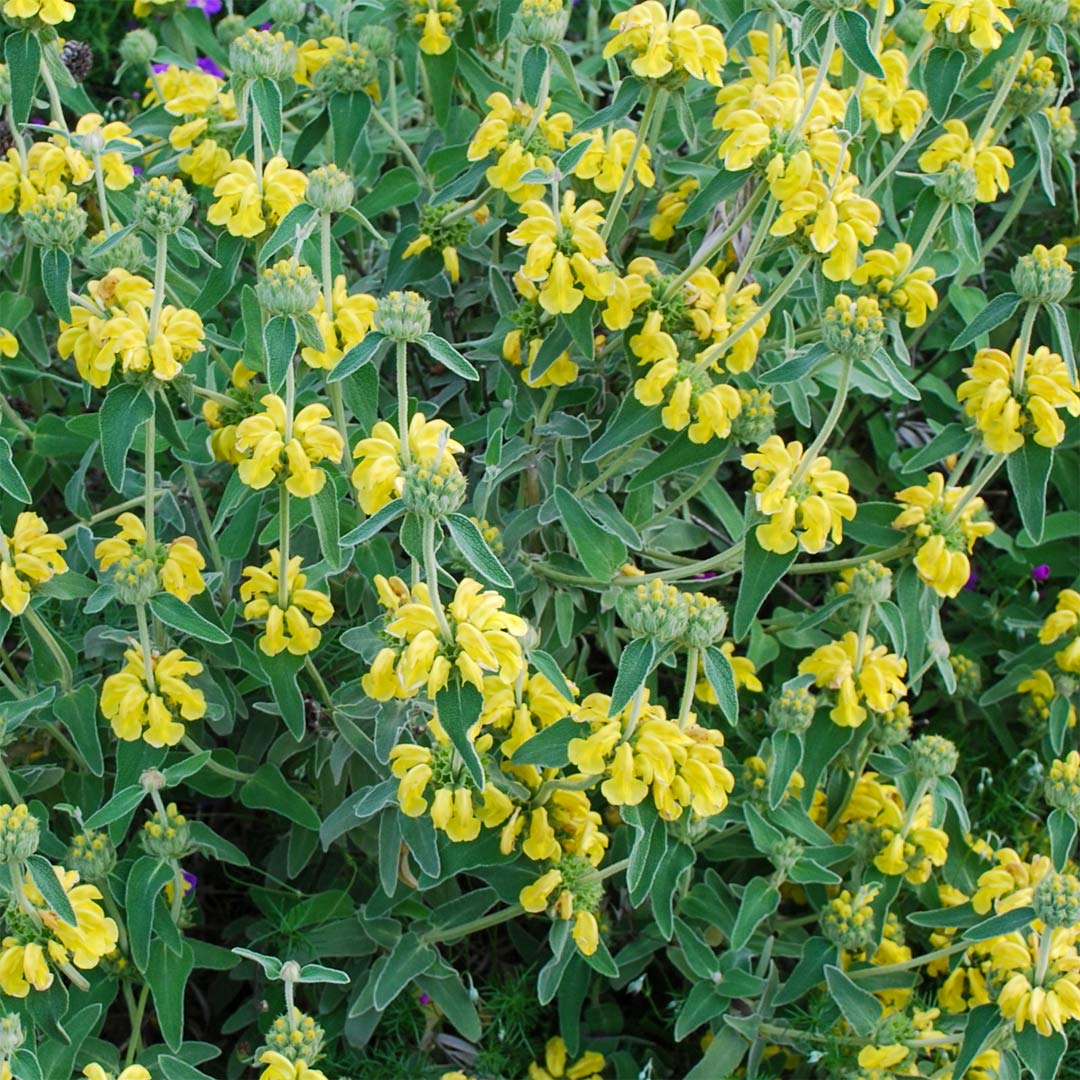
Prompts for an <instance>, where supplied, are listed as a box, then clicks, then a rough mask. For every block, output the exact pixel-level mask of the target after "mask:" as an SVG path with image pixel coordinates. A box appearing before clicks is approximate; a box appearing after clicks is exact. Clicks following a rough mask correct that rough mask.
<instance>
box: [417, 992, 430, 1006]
mask: <svg viewBox="0 0 1080 1080" xmlns="http://www.w3.org/2000/svg"><path fill="white" fill-rule="evenodd" d="M420 1004H421V1005H430V1004H431V998H429V997H428V996H427V994H421V995H420Z"/></svg>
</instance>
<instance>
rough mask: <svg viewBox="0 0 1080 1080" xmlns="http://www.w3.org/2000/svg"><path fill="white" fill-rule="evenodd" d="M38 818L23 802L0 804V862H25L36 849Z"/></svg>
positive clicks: (38, 831) (38, 832) (39, 834)
mask: <svg viewBox="0 0 1080 1080" xmlns="http://www.w3.org/2000/svg"><path fill="white" fill-rule="evenodd" d="M40 839H41V833H40V830H39V829H38V819H37V818H36V817H34V816H33V815H32V814H31V813H30V811H29V810H28V809H27V807H26V804H25V803H19V804H18V805H17V806H10V805H9V804H8V803H4V804H3V805H2V806H0V863H20V862H25V861H26V860H27V859H29V858H30V856H31V855H33V854H34V852H35V851H37V849H38V841H39V840H40Z"/></svg>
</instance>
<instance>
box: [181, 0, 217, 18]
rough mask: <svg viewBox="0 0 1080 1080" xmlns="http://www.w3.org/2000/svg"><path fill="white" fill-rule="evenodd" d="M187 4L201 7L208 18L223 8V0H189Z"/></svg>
mask: <svg viewBox="0 0 1080 1080" xmlns="http://www.w3.org/2000/svg"><path fill="white" fill-rule="evenodd" d="M187 6H188V7H193V8H199V10H200V11H202V13H203V14H204V15H205V16H206V17H207V18H210V16H211V15H216V14H217V13H218V12H219V11H220V10H221V0H187Z"/></svg>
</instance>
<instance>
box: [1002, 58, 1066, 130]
mask: <svg viewBox="0 0 1080 1080" xmlns="http://www.w3.org/2000/svg"><path fill="white" fill-rule="evenodd" d="M1011 64H1012V62H1011V60H1010V61H1004V60H1003V61H1002V62H1001V63H999V64H998V65H997V67H996V68H994V72H993V75H992V77H991V82H992V84H993V87H994V90H995V91H996V90H998V89H1000V87H1001V85H1002V83H1003V82H1004V81H1005V79H1006V78H1008V77H1009V68H1010V67H1011ZM1057 90H1058V85H1057V79H1056V78H1055V77H1054V64H1053V61H1052V60H1051V59H1050V57H1049V56H1039V57H1036V56H1035V54H1034V53H1033V52H1032V51H1031V50H1030V49H1028V50H1027V52H1026V53H1024V58H1023V60H1021V62H1020V67H1019V69H1018V70H1017V72H1016V77H1015V78H1014V79H1013V81H1012V82H1011V83H1010V84H1009V89H1008V91H1007V92H1006V97H1005V106H1006V108H1007V109H1009V111H1010V112H1014V113H1016V114H1017V115H1018V116H1030V115H1031V114H1032V113H1033V112H1038V110H1039V109H1041V108H1043V107H1044V106H1046V105H1049V104H1050V103H1051V102H1052V101H1053V100H1054V98H1056V97H1057Z"/></svg>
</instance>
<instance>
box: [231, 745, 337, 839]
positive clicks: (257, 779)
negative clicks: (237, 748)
mask: <svg viewBox="0 0 1080 1080" xmlns="http://www.w3.org/2000/svg"><path fill="white" fill-rule="evenodd" d="M240 801H241V802H242V803H243V804H244V805H245V806H247V807H250V808H251V809H252V810H272V811H273V812H274V813H275V814H280V815H281V816H282V817H284V818H288V819H289V820H290V821H295V822H296V824H297V825H299V826H301V827H302V828H304V829H311V831H312V832H318V831H319V825H320V824H321V822H320V821H319V815H318V814H317V813H316V812H315V808H314V807H313V806H312V805H311V804H310V803H309V802H308V801H307V799H305V798H304V796H303V795H301V794H300V793H299V792H298V791H297V790H296V788H295V787H293V785H292V784H291V783H290V782H289V781H288V780H286V779H285V777H284V776H283V775H282V773H281V769H279V768H278V767H277V766H276V765H272V764H270V762H264V763H263V764H262V765H260V766H259V767H258V769H257V770H256V771H255V775H254V776H253V777H252V778H251V779H250V780H248V781H247V782H246V783H245V784H244V786H243V787H242V788H241V789H240Z"/></svg>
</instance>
